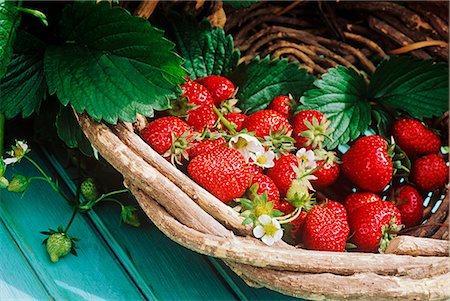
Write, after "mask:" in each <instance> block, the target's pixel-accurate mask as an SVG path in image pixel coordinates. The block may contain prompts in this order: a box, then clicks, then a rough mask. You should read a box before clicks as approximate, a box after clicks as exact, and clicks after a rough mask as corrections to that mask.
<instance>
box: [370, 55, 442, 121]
mask: <svg viewBox="0 0 450 301" xmlns="http://www.w3.org/2000/svg"><path fill="white" fill-rule="evenodd" d="M368 96H369V99H370V100H374V101H376V102H378V103H381V104H384V105H389V106H391V107H393V108H395V109H398V110H403V111H406V112H408V113H409V114H411V115H412V116H413V117H415V118H418V119H422V118H425V117H432V116H440V115H442V113H444V112H445V111H447V110H448V63H434V62H433V61H431V60H418V59H414V58H411V57H394V58H391V59H389V60H384V61H383V62H381V64H380V65H379V66H378V67H377V70H376V71H375V73H374V74H373V76H372V78H371V81H370V84H369V94H368Z"/></svg>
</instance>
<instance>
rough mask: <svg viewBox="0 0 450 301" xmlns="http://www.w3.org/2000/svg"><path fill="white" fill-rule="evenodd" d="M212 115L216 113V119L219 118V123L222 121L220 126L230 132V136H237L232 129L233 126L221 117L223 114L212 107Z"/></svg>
mask: <svg viewBox="0 0 450 301" xmlns="http://www.w3.org/2000/svg"><path fill="white" fill-rule="evenodd" d="M213 110H214V113H216V115H217V117H219V119H220V121H222V124H223V125H224V126H225V128H226V129H227V130H228V131H229V132H230V134H231V135H233V136H234V135H237V132H236V130H235V129H234V127H233V125H231V123H230V122H229V121H228V120H227V119H226V118H225V117H224V116H223V114H222V113H221V112H220V110H219V109H218V108H217V107H216V106H213Z"/></svg>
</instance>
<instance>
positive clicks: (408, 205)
mask: <svg viewBox="0 0 450 301" xmlns="http://www.w3.org/2000/svg"><path fill="white" fill-rule="evenodd" d="M393 201H394V203H395V205H396V206H397V208H398V210H399V211H400V214H401V215H402V222H403V224H404V225H405V228H409V227H412V226H417V225H419V224H420V222H422V219H423V199H422V196H421V195H420V193H419V192H418V191H417V190H416V189H415V188H414V187H412V186H409V185H405V186H402V187H400V188H398V189H397V190H396V191H395V196H394V200H393Z"/></svg>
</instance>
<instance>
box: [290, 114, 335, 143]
mask: <svg viewBox="0 0 450 301" xmlns="http://www.w3.org/2000/svg"><path fill="white" fill-rule="evenodd" d="M329 126H330V121H329V120H328V119H327V118H326V117H325V115H323V114H322V113H321V112H319V111H315V110H304V111H300V112H298V113H297V114H295V115H294V117H293V118H292V127H293V129H294V133H293V135H292V136H293V138H294V139H295V141H296V142H295V145H296V146H297V147H298V148H301V147H306V148H307V149H316V148H321V145H322V142H323V140H324V139H325V137H327V136H328V134H329V133H330V130H329V129H328V127H329Z"/></svg>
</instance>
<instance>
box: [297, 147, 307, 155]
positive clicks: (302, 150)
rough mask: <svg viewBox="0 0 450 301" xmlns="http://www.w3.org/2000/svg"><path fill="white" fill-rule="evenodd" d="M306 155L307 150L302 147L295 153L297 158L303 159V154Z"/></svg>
mask: <svg viewBox="0 0 450 301" xmlns="http://www.w3.org/2000/svg"><path fill="white" fill-rule="evenodd" d="M305 153H306V148H304V147H302V148H301V149H299V150H298V151H297V152H296V153H295V156H297V157H301V156H303V154H305Z"/></svg>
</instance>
